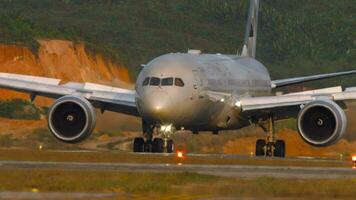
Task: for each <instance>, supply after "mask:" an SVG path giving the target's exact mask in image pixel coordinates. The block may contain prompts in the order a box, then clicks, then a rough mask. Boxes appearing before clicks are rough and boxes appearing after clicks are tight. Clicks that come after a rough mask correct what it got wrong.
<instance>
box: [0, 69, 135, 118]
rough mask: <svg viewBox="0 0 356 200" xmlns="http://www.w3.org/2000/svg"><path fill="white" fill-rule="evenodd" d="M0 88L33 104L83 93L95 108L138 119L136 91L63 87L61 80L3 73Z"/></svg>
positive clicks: (86, 85)
mask: <svg viewBox="0 0 356 200" xmlns="http://www.w3.org/2000/svg"><path fill="white" fill-rule="evenodd" d="M0 88H4V89H9V90H15V91H19V92H25V93H28V94H30V96H31V100H33V99H34V98H35V97H36V96H44V97H49V98H54V99H56V98H60V97H62V96H65V95H70V94H74V93H80V94H81V95H82V96H84V97H85V98H86V99H88V100H90V101H91V102H93V105H94V106H95V107H97V108H100V109H102V110H110V111H114V112H120V113H125V114H129V115H134V116H139V114H138V111H137V108H136V104H135V91H134V90H127V89H122V88H117V87H110V86H106V85H100V84H94V83H75V82H69V83H65V84H61V80H60V79H53V78H45V77H38V76H28V75H19V74H10V73H0Z"/></svg>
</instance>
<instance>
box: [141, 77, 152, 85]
mask: <svg viewBox="0 0 356 200" xmlns="http://www.w3.org/2000/svg"><path fill="white" fill-rule="evenodd" d="M149 82H150V77H147V78H145V80H144V81H143V82H142V85H143V86H146V85H148V83H149Z"/></svg>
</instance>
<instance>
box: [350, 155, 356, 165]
mask: <svg viewBox="0 0 356 200" xmlns="http://www.w3.org/2000/svg"><path fill="white" fill-rule="evenodd" d="M351 160H352V162H353V163H356V155H353V156H352V158H351Z"/></svg>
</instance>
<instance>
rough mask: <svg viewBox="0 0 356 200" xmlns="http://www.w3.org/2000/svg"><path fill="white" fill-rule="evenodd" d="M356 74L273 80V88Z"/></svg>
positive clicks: (341, 73) (347, 72) (348, 72)
mask: <svg viewBox="0 0 356 200" xmlns="http://www.w3.org/2000/svg"><path fill="white" fill-rule="evenodd" d="M355 73H356V70H352V71H346V72H336V73H330V74H319V75H312V76H302V77H296V78H287V79H280V80H273V81H271V87H272V88H277V87H283V86H288V85H293V84H298V83H304V82H309V81H315V80H321V79H326V78H332V77H337V76H344V75H350V74H355Z"/></svg>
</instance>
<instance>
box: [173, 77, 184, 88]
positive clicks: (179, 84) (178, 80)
mask: <svg viewBox="0 0 356 200" xmlns="http://www.w3.org/2000/svg"><path fill="white" fill-rule="evenodd" d="M174 85H176V86H178V87H183V86H184V82H183V80H182V79H181V78H175V81H174Z"/></svg>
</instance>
